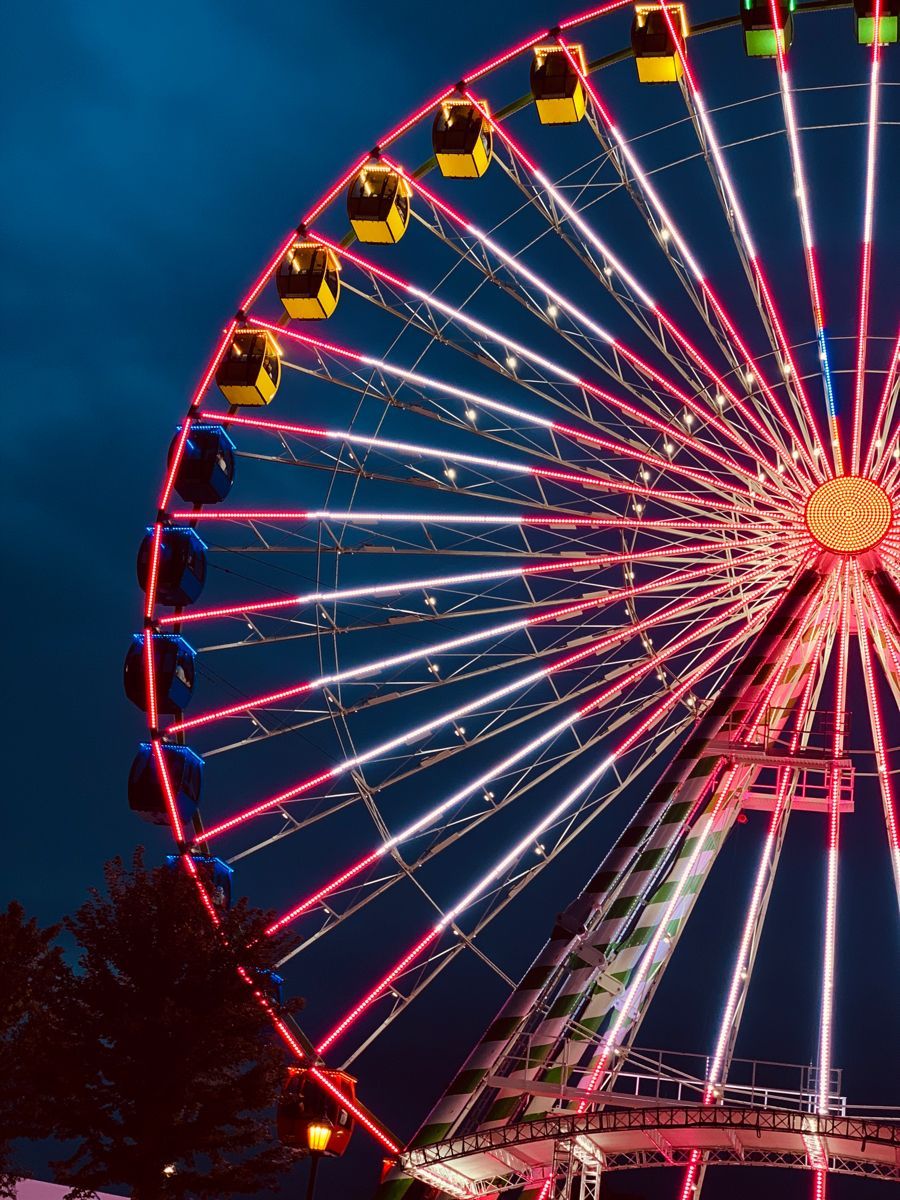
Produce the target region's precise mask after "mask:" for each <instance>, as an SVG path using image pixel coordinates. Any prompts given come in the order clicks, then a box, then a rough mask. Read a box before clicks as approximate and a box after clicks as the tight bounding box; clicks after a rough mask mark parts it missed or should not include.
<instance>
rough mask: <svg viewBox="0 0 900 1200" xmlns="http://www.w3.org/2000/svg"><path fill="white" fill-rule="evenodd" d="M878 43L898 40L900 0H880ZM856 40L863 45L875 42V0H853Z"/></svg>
mask: <svg viewBox="0 0 900 1200" xmlns="http://www.w3.org/2000/svg"><path fill="white" fill-rule="evenodd" d="M878 10H879V16H878V44H879V45H881V46H889V45H892V44H893V43H894V42H896V41H897V33H898V24H900V20H898V18H900V0H880V3H879V5H878ZM853 15H854V17H855V19H856V40H857V41H858V42H859V44H860V45H861V46H872V45H874V44H875V0H853Z"/></svg>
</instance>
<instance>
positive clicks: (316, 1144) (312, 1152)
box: [306, 1117, 334, 1200]
mask: <svg viewBox="0 0 900 1200" xmlns="http://www.w3.org/2000/svg"><path fill="white" fill-rule="evenodd" d="M333 1129H334V1126H333V1125H332V1123H331V1122H330V1121H329V1120H328V1118H327V1117H324V1118H322V1120H320V1121H310V1123H309V1124H308V1125H307V1127H306V1144H307V1146H309V1179H308V1181H307V1184H306V1200H313V1193H314V1192H315V1190H316V1172H317V1171H318V1169H319V1159H320V1158H321V1157H322V1155H323V1154H324V1153H325V1151H326V1150H327V1149H328V1143H329V1142H330V1141H331V1134H332V1131H333Z"/></svg>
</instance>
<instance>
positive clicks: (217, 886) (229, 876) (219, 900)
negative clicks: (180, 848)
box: [166, 854, 234, 908]
mask: <svg viewBox="0 0 900 1200" xmlns="http://www.w3.org/2000/svg"><path fill="white" fill-rule="evenodd" d="M192 857H193V859H194V862H195V863H196V865H197V872H198V874H199V875H200V878H201V879H202V880H203V882H204V883H205V884H206V887H207V889H208V890H209V897H210V899H211V900H212V902H213V904H215V905H216V907H217V908H231V898H232V895H233V886H234V871H232V869H231V867H229V865H228V863H226V862H222V860H221V858H211V857H210V856H209V855H208V854H194V855H193V856H192ZM180 863H181V859H180V856H179V855H177V854H167V855H166V866H167V867H172V868H173V869H174V868H176V867H178V866H179V865H180Z"/></svg>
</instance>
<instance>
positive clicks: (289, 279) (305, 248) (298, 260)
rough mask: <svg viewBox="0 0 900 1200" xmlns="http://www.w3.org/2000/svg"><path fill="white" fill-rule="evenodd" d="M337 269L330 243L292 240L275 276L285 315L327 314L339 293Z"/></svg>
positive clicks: (316, 316)
mask: <svg viewBox="0 0 900 1200" xmlns="http://www.w3.org/2000/svg"><path fill="white" fill-rule="evenodd" d="M340 269H341V264H340V260H339V259H338V256H337V255H336V254H335V252H334V251H333V250H332V249H331V248H330V247H328V246H323V245H321V243H319V242H295V243H294V244H293V246H291V248H290V250H288V252H287V255H286V256H285V258H284V261H283V262H282V264H281V266H280V267H279V268H278V274H277V275H276V276H275V285H276V287H277V288H278V295H279V296H280V298H281V303H282V304H283V305H284V311H285V312H286V313H287V315H288V316H289V317H290V318H291V319H292V320H294V321H321V320H324V318H326V317H330V316H331V314H332V313H333V312H334V310H335V309H336V308H337V302H338V298H339V297H340V294H341V278H340V275H339V272H340Z"/></svg>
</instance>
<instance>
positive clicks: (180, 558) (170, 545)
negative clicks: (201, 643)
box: [137, 526, 206, 608]
mask: <svg viewBox="0 0 900 1200" xmlns="http://www.w3.org/2000/svg"><path fill="white" fill-rule="evenodd" d="M153 536H154V535H153V530H152V529H148V530H147V533H146V535H145V537H144V539H143V541H142V542H141V545H140V549H139V550H138V556H137V577H138V583H139V584H140V586H141V589H142V590H143V591H145V592H146V590H147V586H148V584H149V582H150V562H151V559H152V557H153ZM204 583H206V543H205V542H203V541H202V540H201V539H200V538H199V537H198V536H197V534H196V533H195V532H194V530H193V529H190V528H184V529H182V528H180V527H176V526H170V527H167V528H165V529H163V530H162V532H161V533H160V538H159V556H158V559H157V566H156V598H157V600H158V601H159V603H160V604H170V605H172V607H173V608H183V607H184V606H185V605H186V604H193V603H194V601H195V600H196V599H197V597H198V596H199V595H200V593H201V592H202V591H203V585H204Z"/></svg>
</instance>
